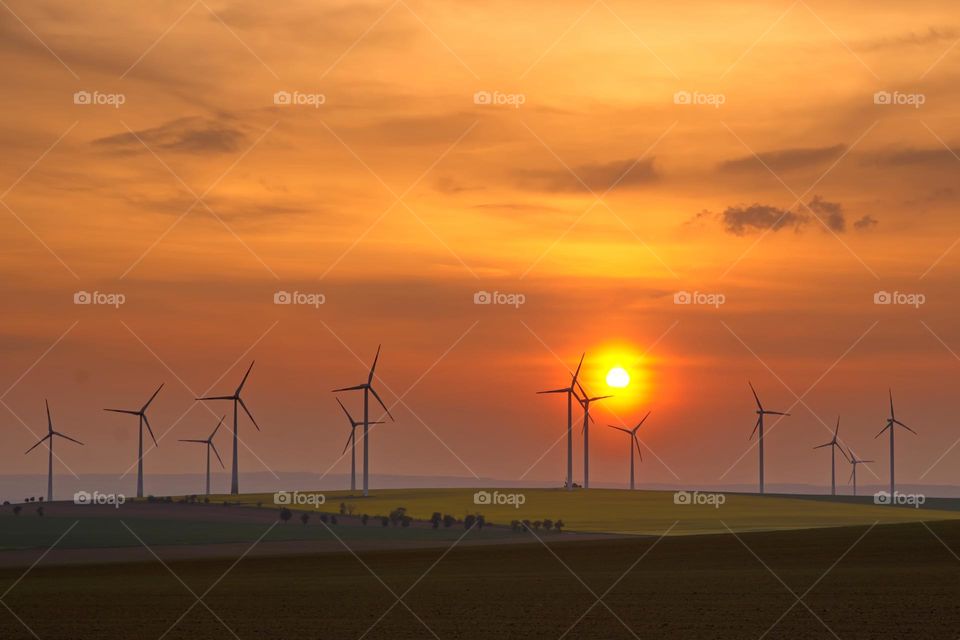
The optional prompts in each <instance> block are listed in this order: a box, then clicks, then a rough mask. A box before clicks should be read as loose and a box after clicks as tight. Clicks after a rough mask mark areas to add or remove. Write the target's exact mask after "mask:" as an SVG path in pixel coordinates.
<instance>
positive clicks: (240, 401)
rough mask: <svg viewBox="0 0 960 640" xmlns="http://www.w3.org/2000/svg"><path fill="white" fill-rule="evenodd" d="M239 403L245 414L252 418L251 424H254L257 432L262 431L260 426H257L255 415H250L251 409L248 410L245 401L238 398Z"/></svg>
mask: <svg viewBox="0 0 960 640" xmlns="http://www.w3.org/2000/svg"><path fill="white" fill-rule="evenodd" d="M237 402H239V403H240V406H241V407H243V411H244V413H246V414H247V417H249V418H250V422H252V423H253V426H255V427H256V428H257V431H260V425H258V424H257V421H256V420H255V419H254V417H253V414H252V413H250V409H247V405H246V404H245V403H244V402H243V399H242V398H237Z"/></svg>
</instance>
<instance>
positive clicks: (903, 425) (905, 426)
mask: <svg viewBox="0 0 960 640" xmlns="http://www.w3.org/2000/svg"><path fill="white" fill-rule="evenodd" d="M894 422H896V423H897V424H898V425H900V426H901V427H903V428H904V429H906V430H907V431H909V432H910V433H912V434H914V435H917V432H916V431H914V430H913V429H911V428H910V427H908V426H907V425H905V424H903V423H902V422H900V421H899V420H894Z"/></svg>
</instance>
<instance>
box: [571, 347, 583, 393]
mask: <svg viewBox="0 0 960 640" xmlns="http://www.w3.org/2000/svg"><path fill="white" fill-rule="evenodd" d="M586 356H587V352H586V351H584V352H583V354H582V355H581V356H580V362H579V363H578V364H577V370H576V371H574V372H573V380H571V382H570V388H571V389H573V385H575V384H576V383H577V377H578V376H579V375H580V367H582V366H583V359H584V358H585V357H586Z"/></svg>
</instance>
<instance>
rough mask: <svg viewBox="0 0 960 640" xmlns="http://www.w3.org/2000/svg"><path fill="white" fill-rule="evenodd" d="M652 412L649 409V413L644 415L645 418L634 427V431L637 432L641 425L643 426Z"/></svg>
mask: <svg viewBox="0 0 960 640" xmlns="http://www.w3.org/2000/svg"><path fill="white" fill-rule="evenodd" d="M650 413H651V412H650V411H647V415H645V416H643V420H641V421H640V422H638V423H637V426H635V427H634V428H633V432H634V433H636V432H637V429H639V428H640V427H642V426H643V423H644V422H646V421H647V418H649V417H650Z"/></svg>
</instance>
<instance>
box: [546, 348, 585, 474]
mask: <svg viewBox="0 0 960 640" xmlns="http://www.w3.org/2000/svg"><path fill="white" fill-rule="evenodd" d="M586 355H587V354H586V353H584V354H583V355H581V356H580V364H578V365H577V370H576V371H575V372H574V373H573V378H572V379H571V380H570V386H569V387H564V388H563V389H550V390H549V391H537V393H538V394H542V393H565V394H567V491H573V399H574V398H576V399H577V402H580V396H578V395H577V392H576V386H577V384H578V383H577V376H579V375H580V367H581V366H582V365H583V358H584V357H585V356H586Z"/></svg>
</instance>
